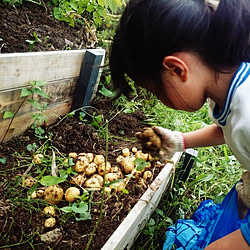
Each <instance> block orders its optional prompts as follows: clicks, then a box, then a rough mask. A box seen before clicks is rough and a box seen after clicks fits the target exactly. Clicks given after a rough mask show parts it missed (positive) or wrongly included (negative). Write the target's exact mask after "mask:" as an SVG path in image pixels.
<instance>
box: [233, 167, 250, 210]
mask: <svg viewBox="0 0 250 250" xmlns="http://www.w3.org/2000/svg"><path fill="white" fill-rule="evenodd" d="M241 180H242V182H239V183H237V184H236V190H237V192H238V195H239V197H240V198H241V200H242V203H243V204H244V205H245V206H246V207H247V208H250V172H249V171H246V172H244V173H243V175H242V177H241Z"/></svg>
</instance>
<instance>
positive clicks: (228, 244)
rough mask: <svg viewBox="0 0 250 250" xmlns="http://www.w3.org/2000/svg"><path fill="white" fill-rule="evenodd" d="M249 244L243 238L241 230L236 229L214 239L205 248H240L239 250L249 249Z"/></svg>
mask: <svg viewBox="0 0 250 250" xmlns="http://www.w3.org/2000/svg"><path fill="white" fill-rule="evenodd" d="M249 248H250V246H249V245H248V243H247V241H246V240H245V239H244V237H243V235H242V233H241V230H240V229H238V230H236V231H234V232H232V233H230V234H228V235H226V236H224V237H223V238H221V239H218V240H216V241H215V242H213V243H212V244H210V245H209V246H207V247H206V248H205V250H221V249H240V250H249Z"/></svg>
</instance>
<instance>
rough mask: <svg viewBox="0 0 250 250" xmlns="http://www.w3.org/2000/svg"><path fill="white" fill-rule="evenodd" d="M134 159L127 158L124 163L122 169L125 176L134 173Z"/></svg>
mask: <svg viewBox="0 0 250 250" xmlns="http://www.w3.org/2000/svg"><path fill="white" fill-rule="evenodd" d="M134 166H135V164H134V159H133V158H131V157H129V156H128V157H125V158H124V160H123V161H122V167H123V171H124V173H125V174H129V173H131V172H132V170H133V169H134Z"/></svg>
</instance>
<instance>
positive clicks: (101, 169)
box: [97, 161, 111, 175]
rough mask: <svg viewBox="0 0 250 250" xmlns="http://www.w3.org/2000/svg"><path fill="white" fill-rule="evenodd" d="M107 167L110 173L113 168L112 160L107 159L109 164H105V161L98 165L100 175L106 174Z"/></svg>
mask: <svg viewBox="0 0 250 250" xmlns="http://www.w3.org/2000/svg"><path fill="white" fill-rule="evenodd" d="M105 168H106V174H107V173H109V172H110V170H111V164H110V162H108V161H107V164H105V162H103V163H101V164H100V165H99V166H98V167H97V171H98V174H99V175H104V172H105Z"/></svg>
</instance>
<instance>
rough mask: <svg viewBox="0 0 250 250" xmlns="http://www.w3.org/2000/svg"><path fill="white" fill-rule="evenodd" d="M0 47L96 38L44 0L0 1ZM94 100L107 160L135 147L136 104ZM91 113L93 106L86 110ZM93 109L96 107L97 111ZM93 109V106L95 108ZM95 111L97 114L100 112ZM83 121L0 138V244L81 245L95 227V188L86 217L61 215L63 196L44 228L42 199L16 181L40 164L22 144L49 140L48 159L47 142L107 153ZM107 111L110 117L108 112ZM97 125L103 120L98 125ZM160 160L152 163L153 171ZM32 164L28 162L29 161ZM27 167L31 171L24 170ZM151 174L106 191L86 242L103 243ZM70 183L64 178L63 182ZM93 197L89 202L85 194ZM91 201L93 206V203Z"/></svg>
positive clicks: (84, 42) (78, 44)
mask: <svg viewBox="0 0 250 250" xmlns="http://www.w3.org/2000/svg"><path fill="white" fill-rule="evenodd" d="M0 19H1V22H0V52H1V53H12V52H28V51H30V50H31V47H30V44H29V43H28V42H27V40H32V39H34V34H36V35H37V36H38V37H39V39H40V41H38V42H35V43H34V47H33V48H32V51H45V50H46V51H47V50H63V49H67V48H70V49H80V48H87V47H91V46H93V45H94V42H93V41H94V39H93V34H86V32H85V30H84V27H70V26H68V25H67V24H65V23H63V22H59V21H56V20H55V19H54V18H53V15H52V9H51V8H50V7H48V6H46V5H45V4H44V5H43V4H42V5H37V4H32V3H31V2H25V3H24V4H23V5H22V6H21V7H11V6H7V5H1V7H0ZM91 36H92V38H91ZM92 105H93V107H95V110H98V112H97V114H101V115H102V116H103V119H102V120H103V121H105V120H109V121H110V122H109V126H108V131H109V143H108V161H110V163H111V165H116V164H117V163H116V160H115V159H116V157H117V156H118V155H119V154H121V149H122V148H124V147H128V148H130V149H131V148H132V146H137V144H136V139H135V133H136V132H138V131H141V130H142V128H143V127H145V123H144V121H145V116H144V114H143V113H142V112H141V111H137V112H134V113H130V114H126V113H123V112H117V113H116V115H114V113H112V112H111V110H115V107H114V106H113V104H112V103H111V102H110V101H106V100H103V99H102V100H99V101H97V100H95V101H94V102H93V104H92ZM89 112H90V114H91V112H93V110H92V109H90V110H89ZM95 112H96V111H95ZM92 114H93V113H92ZM97 114H96V113H95V115H97ZM90 118H91V116H90V117H89V119H88V121H87V122H83V121H80V120H79V118H78V116H74V117H69V118H67V119H64V120H58V121H57V122H56V123H55V124H53V125H52V126H50V127H44V129H45V131H46V138H47V139H48V138H49V140H47V142H46V143H47V144H44V143H45V139H39V138H38V137H36V136H34V131H33V130H28V131H26V132H25V133H24V134H23V135H21V136H20V137H18V138H15V139H13V140H11V141H9V142H7V143H5V144H2V145H0V159H2V160H3V159H6V162H4V161H2V162H0V248H1V249H12V248H13V249H85V248H86V246H87V243H88V241H89V239H90V237H91V234H92V232H93V230H94V227H95V225H96V223H97V221H98V218H100V217H99V216H100V200H101V196H102V193H101V192H100V191H91V192H90V195H89V208H90V213H91V219H87V220H84V221H77V220H76V217H77V215H74V214H72V213H69V214H66V215H63V213H62V211H61V210H60V208H62V207H64V206H68V205H69V204H68V203H67V202H66V201H65V200H64V199H63V200H62V201H61V202H59V203H58V204H57V205H56V206H55V207H56V209H57V214H58V215H57V217H56V225H55V226H54V227H52V228H46V227H45V226H44V221H45V219H46V218H48V216H47V215H45V214H44V213H43V212H42V209H43V207H44V204H43V203H41V202H36V201H35V200H36V199H34V200H28V201H27V191H28V190H29V188H27V187H24V185H23V183H22V182H21V183H20V180H22V178H24V177H25V176H24V175H31V176H34V177H37V176H38V175H39V171H40V173H41V168H40V167H39V166H37V165H34V164H31V158H32V154H33V153H34V152H32V151H28V150H27V145H36V146H38V147H44V145H49V146H48V149H47V151H46V152H47V155H46V158H51V155H52V152H51V148H53V149H54V151H55V154H56V157H62V156H65V157H67V156H68V154H69V153H70V152H76V153H82V152H85V153H87V152H92V153H94V154H103V155H104V154H105V149H106V141H105V139H104V138H105V136H104V134H105V130H102V133H100V129H99V131H97V130H96V129H95V128H94V127H93V126H92V125H90V121H91V119H90ZM111 118H112V119H111ZM101 125H102V126H103V125H104V124H101ZM163 165H164V164H158V165H154V164H152V171H153V177H155V176H156V175H157V174H158V173H159V171H160V170H161V168H162V167H163ZM29 167H30V168H29ZM27 169H28V170H29V171H27ZM152 180H153V178H151V179H150V180H149V181H148V182H146V183H144V185H138V182H137V181H136V180H135V179H133V178H132V179H131V180H130V181H129V183H128V185H127V186H126V190H127V191H128V193H123V192H119V193H118V192H114V191H112V192H111V194H105V197H104V198H105V202H104V205H103V210H102V211H103V216H102V218H101V220H100V221H99V224H98V227H97V229H96V231H95V233H94V235H93V240H92V241H91V244H90V248H89V249H101V247H102V246H103V245H104V244H105V242H106V241H107V240H108V238H109V237H110V235H111V234H112V233H113V232H114V231H115V229H116V228H117V227H118V226H119V225H120V223H121V222H122V221H123V219H124V218H125V217H126V216H127V214H128V213H129V211H130V210H131V209H132V208H133V206H134V205H135V204H136V202H137V201H138V200H139V199H140V197H141V195H142V194H143V193H144V192H145V190H146V189H147V187H148V185H149V184H150V183H151V181H152ZM69 185H71V184H69V183H67V184H64V188H66V187H68V186H69ZM90 199H91V201H90ZM90 206H91V207H90ZM49 231H53V232H57V234H55V235H54V238H53V239H52V240H50V241H49V242H46V241H42V240H41V235H44V234H46V233H47V232H49Z"/></svg>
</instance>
